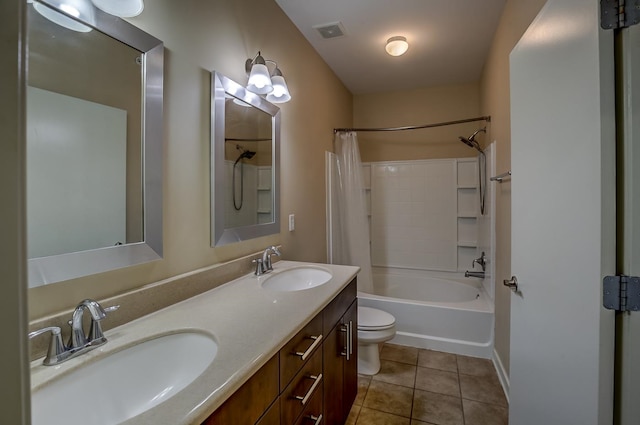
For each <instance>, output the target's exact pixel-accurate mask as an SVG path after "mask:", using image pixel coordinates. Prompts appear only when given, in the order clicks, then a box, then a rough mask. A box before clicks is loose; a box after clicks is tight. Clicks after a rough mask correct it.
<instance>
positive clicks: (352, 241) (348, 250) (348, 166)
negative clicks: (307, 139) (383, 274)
mask: <svg viewBox="0 0 640 425" xmlns="http://www.w3.org/2000/svg"><path fill="white" fill-rule="evenodd" d="M334 146H335V150H336V155H337V174H338V182H337V187H336V189H337V190H336V191H335V192H336V193H335V194H334V196H335V198H334V199H333V202H334V203H335V205H336V212H337V213H338V217H336V220H334V221H335V222H336V225H337V226H339V228H338V229H337V231H336V232H334V235H335V237H336V239H337V240H334V249H333V263H335V264H346V265H354V266H360V269H361V270H360V274H358V289H359V290H360V291H363V292H372V289H373V281H372V273H371V255H370V245H369V243H370V238H369V218H368V217H367V206H366V200H365V193H364V185H363V181H362V162H361V161H360V151H359V150H358V140H357V135H356V133H355V132H338V133H336V135H335V140H334Z"/></svg>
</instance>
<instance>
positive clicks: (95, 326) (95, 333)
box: [88, 303, 120, 344]
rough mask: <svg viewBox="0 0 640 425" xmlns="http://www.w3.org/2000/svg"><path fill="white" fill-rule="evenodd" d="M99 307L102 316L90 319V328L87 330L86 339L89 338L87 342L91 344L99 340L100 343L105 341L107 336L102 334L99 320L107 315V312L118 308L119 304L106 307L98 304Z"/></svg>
mask: <svg viewBox="0 0 640 425" xmlns="http://www.w3.org/2000/svg"><path fill="white" fill-rule="evenodd" d="M96 304H98V303H96ZM98 306H100V304H98ZM100 308H101V309H102V312H103V313H104V316H102V317H101V318H99V319H94V318H92V319H91V329H90V330H89V338H88V339H89V342H91V343H92V344H96V343H97V342H99V341H100V342H101V343H105V342H107V338H106V337H105V336H104V333H103V332H102V326H101V325H100V321H101V320H102V319H104V318H105V317H106V316H107V313H111V312H113V311H116V310H117V309H119V308H120V305H112V306H110V307H106V308H102V306H100Z"/></svg>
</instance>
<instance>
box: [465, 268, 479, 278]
mask: <svg viewBox="0 0 640 425" xmlns="http://www.w3.org/2000/svg"><path fill="white" fill-rule="evenodd" d="M464 277H479V278H480V279H484V272H470V271H469V270H467V271H466V272H464Z"/></svg>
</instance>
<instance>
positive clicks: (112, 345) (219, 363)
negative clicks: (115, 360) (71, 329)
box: [31, 261, 359, 425]
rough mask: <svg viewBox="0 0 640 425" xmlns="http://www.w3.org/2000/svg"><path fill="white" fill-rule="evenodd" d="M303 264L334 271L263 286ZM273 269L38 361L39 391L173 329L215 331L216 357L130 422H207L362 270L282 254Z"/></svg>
mask: <svg viewBox="0 0 640 425" xmlns="http://www.w3.org/2000/svg"><path fill="white" fill-rule="evenodd" d="M295 267H318V268H322V269H325V270H327V271H329V272H330V273H331V274H332V278H331V279H330V280H329V281H328V282H327V283H324V284H322V285H319V286H316V287H313V288H309V289H304V290H299V291H290V292H285V291H274V290H269V289H265V288H263V287H262V283H263V282H264V281H265V280H266V279H269V278H270V277H271V276H273V275H275V274H278V273H281V272H282V271H284V270H287V269H291V268H295ZM273 268H274V271H273V272H271V273H268V274H265V275H263V276H255V275H253V274H249V275H245V276H242V277H240V278H238V279H235V280H232V281H230V282H228V283H225V284H223V285H221V286H218V287H216V288H214V289H212V290H210V291H207V292H205V293H202V294H200V295H197V296H195V297H192V298H189V299H187V300H184V301H181V302H179V303H177V304H173V305H171V306H169V307H166V308H164V309H162V310H158V311H156V312H154V313H152V314H149V315H147V316H144V317H141V318H139V319H136V320H134V321H132V322H129V323H127V324H125V325H122V326H119V327H117V328H114V329H112V330H109V331H106V332H105V336H106V337H107V339H108V342H107V343H106V344H104V345H102V346H100V347H99V348H96V349H95V350H93V351H90V352H88V353H87V354H84V355H81V356H79V357H76V358H74V359H71V360H69V361H67V362H64V363H62V364H60V365H57V366H43V365H42V364H41V363H42V359H38V360H36V361H34V362H32V367H31V389H32V391H37V390H38V389H39V388H41V387H43V386H45V385H47V383H48V382H50V381H51V380H54V379H56V378H57V377H59V376H62V375H64V374H66V373H67V372H72V371H73V370H76V369H79V368H85V367H91V363H92V362H93V361H95V360H97V359H98V358H102V357H103V356H105V355H108V354H111V353H115V352H118V351H120V350H122V349H125V348H128V347H130V346H132V345H136V344H138V343H140V342H144V341H146V340H149V339H153V338H157V337H159V336H163V335H167V334H172V333H179V332H200V333H204V334H208V335H209V336H210V337H212V338H213V339H214V340H215V342H216V343H217V345H218V347H217V353H216V356H215V358H214V360H213V362H212V363H211V364H210V365H209V366H208V367H207V369H205V371H204V372H203V373H202V374H201V375H200V376H199V377H198V378H196V379H195V380H194V381H193V382H192V383H191V384H189V385H188V386H187V387H186V388H184V389H183V390H182V391H180V392H179V393H177V394H176V395H174V396H173V397H171V398H169V399H167V400H166V401H164V402H162V403H161V404H159V405H157V406H156V407H154V408H152V409H150V410H148V411H146V412H144V413H142V414H140V415H138V416H135V417H133V418H131V419H129V420H127V421H126V422H123V424H127V425H134V424H135V425H142V424H150V423H158V424H160V423H167V424H169V423H170V424H175V425H199V424H200V423H201V422H202V421H204V420H205V419H206V418H207V417H208V416H209V415H210V414H211V413H213V411H214V410H215V409H217V408H218V407H219V406H220V405H221V404H222V403H223V402H224V401H225V400H226V399H228V398H229V397H230V396H231V395H232V394H233V393H234V392H235V391H236V390H237V389H238V388H240V387H241V386H242V384H244V383H245V382H246V381H247V380H248V379H249V378H250V377H251V376H252V375H253V374H254V373H255V372H257V371H258V370H259V369H260V368H261V367H262V366H263V365H264V364H265V363H266V362H267V361H268V360H269V359H270V358H271V357H272V356H273V355H274V354H276V353H277V352H278V351H279V350H280V349H281V348H282V347H283V346H284V344H285V343H286V342H287V341H289V339H291V338H292V337H293V336H294V335H295V334H296V333H297V332H298V331H300V330H301V329H302V328H303V327H304V326H305V325H306V324H307V323H308V322H309V321H310V320H311V319H313V318H314V317H315V316H316V315H317V314H318V313H320V312H321V311H322V310H323V309H324V307H326V306H327V305H328V304H329V302H331V300H332V299H333V298H334V297H335V296H336V295H338V294H339V293H340V291H341V290H342V289H343V288H345V287H346V286H347V284H348V283H349V282H351V280H352V279H353V278H354V277H355V276H356V274H357V273H358V271H359V268H358V267H353V266H339V265H332V264H316V263H305V262H293V261H278V262H277V263H274V266H273ZM121 308H122V309H126V308H127V306H126V305H123V306H122V307H121ZM114 314H117V313H114ZM96 385H99V383H96ZM122 385H123V386H125V385H127V383H126V382H123V383H122ZM100 402H101V400H96V403H100ZM61 419H62V418H61Z"/></svg>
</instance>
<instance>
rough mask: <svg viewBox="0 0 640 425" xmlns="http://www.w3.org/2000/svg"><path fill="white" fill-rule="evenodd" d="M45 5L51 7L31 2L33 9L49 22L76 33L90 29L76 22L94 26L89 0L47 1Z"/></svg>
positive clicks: (93, 16)
mask: <svg viewBox="0 0 640 425" xmlns="http://www.w3.org/2000/svg"><path fill="white" fill-rule="evenodd" d="M47 3H48V4H50V5H51V6H53V7H49V6H47V5H45V4H43V3H40V2H37V1H36V2H33V8H34V9H35V10H36V11H37V12H38V13H39V14H41V15H42V16H44V17H45V18H47V19H48V20H50V21H51V22H53V23H56V24H58V25H60V26H62V27H65V28H67V29H70V30H72V31H77V32H89V31H91V27H90V26H88V25H84V24H82V23H80V22H78V20H80V21H82V22H86V23H88V24H90V25H92V24H95V15H94V13H93V6H92V5H91V2H90V1H89V0H49V1H48V2H47ZM54 8H55V9H54ZM56 9H57V10H56ZM74 18H77V19H78V20H76V19H74Z"/></svg>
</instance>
